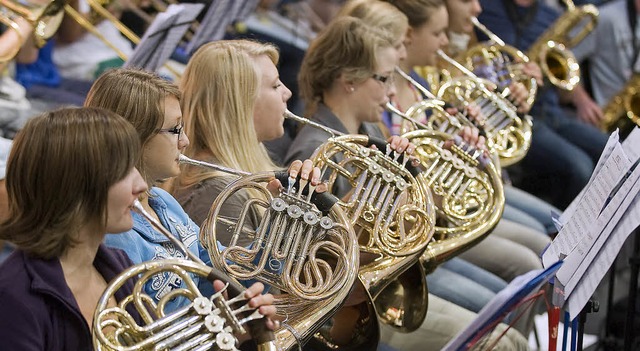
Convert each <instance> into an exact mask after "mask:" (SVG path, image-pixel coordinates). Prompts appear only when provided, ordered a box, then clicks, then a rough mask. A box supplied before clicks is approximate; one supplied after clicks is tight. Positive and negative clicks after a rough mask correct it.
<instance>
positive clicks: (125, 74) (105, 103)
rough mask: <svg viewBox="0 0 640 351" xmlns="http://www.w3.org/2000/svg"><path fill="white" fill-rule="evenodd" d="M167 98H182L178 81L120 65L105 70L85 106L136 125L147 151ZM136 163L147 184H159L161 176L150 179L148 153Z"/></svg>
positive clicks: (156, 129)
mask: <svg viewBox="0 0 640 351" xmlns="http://www.w3.org/2000/svg"><path fill="white" fill-rule="evenodd" d="M167 97H174V98H176V99H177V100H178V101H180V97H181V94H180V90H179V89H178V87H177V86H176V85H175V84H173V83H171V82H169V81H167V80H166V79H163V78H161V77H160V76H158V75H156V74H155V73H151V72H146V71H142V70H139V69H132V68H119V69H114V70H110V71H107V72H105V73H104V74H103V75H101V76H100V77H99V78H98V79H97V80H96V81H95V82H94V83H93V86H91V90H89V94H88V95H87V99H86V101H85V103H84V105H85V106H87V107H100V108H104V109H107V110H109V111H112V112H115V113H117V114H119V115H120V116H122V117H124V118H125V119H126V120H127V121H129V122H130V123H131V124H133V127H134V128H135V129H136V130H137V131H138V135H139V137H140V143H141V144H142V147H143V149H142V152H143V153H144V146H145V145H146V144H147V142H149V140H151V138H153V137H154V136H155V135H156V134H158V131H159V130H160V128H162V124H163V123H164V101H165V99H166V98H167ZM136 166H137V168H138V170H139V171H140V174H142V177H143V178H144V180H145V181H146V182H147V184H149V186H150V187H151V186H153V185H155V182H156V181H157V179H150V178H149V176H148V172H147V167H146V165H145V164H144V155H143V157H140V160H139V161H138V163H137V165H136Z"/></svg>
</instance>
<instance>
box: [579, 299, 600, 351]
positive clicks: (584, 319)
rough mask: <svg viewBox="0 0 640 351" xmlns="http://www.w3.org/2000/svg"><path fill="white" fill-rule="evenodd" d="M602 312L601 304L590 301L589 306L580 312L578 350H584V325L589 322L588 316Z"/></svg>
mask: <svg viewBox="0 0 640 351" xmlns="http://www.w3.org/2000/svg"><path fill="white" fill-rule="evenodd" d="M598 310H600V304H599V303H598V301H596V300H593V299H589V301H587V304H586V305H585V306H584V308H582V311H580V315H578V344H577V346H576V350H578V351H582V350H583V346H582V344H583V339H584V325H585V323H586V322H587V314H589V313H591V312H598Z"/></svg>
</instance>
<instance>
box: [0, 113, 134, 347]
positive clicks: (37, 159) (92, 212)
mask: <svg viewBox="0 0 640 351" xmlns="http://www.w3.org/2000/svg"><path fill="white" fill-rule="evenodd" d="M139 148H140V143H139V141H138V138H137V134H136V132H135V130H134V129H133V127H131V125H130V124H129V123H127V122H126V121H125V120H124V119H123V118H122V117H120V116H117V115H116V114H114V113H111V112H108V111H105V110H101V109H93V108H91V109H63V110H59V111H54V112H49V113H45V114H43V115H41V116H38V117H36V118H34V119H32V120H31V121H29V122H28V123H27V124H26V126H25V127H24V129H23V130H22V131H21V132H20V133H19V134H18V135H17V137H16V139H15V141H14V145H13V149H12V152H11V155H10V158H9V165H8V171H7V191H8V195H9V200H10V210H9V212H10V213H9V217H8V219H6V220H4V221H3V222H2V224H0V239H3V240H7V241H9V242H11V243H13V244H14V245H15V246H16V247H17V249H16V251H15V252H14V253H13V254H12V255H11V256H10V257H9V258H8V259H7V260H6V261H5V262H4V263H3V264H2V266H0V297H1V298H2V301H3V303H2V307H1V308H0V314H1V315H2V318H0V335H1V337H2V344H3V347H4V348H7V349H10V350H89V349H92V340H91V333H90V330H91V324H92V322H93V311H94V308H95V306H96V303H97V301H98V299H99V298H100V296H101V295H102V292H103V290H104V289H105V288H106V287H107V284H108V282H109V281H110V280H111V279H113V278H114V277H115V276H116V275H117V274H118V273H120V272H121V271H123V270H124V269H125V268H127V267H128V266H130V265H131V261H130V260H129V259H128V258H127V257H126V255H125V254H124V253H123V252H122V251H120V250H114V249H110V248H107V247H105V246H104V245H102V244H101V243H102V240H103V239H104V237H105V235H106V233H108V232H122V231H125V230H128V229H130V228H131V227H132V226H133V220H132V218H131V214H130V212H129V208H130V207H131V206H132V204H133V202H134V201H135V200H136V199H137V197H138V196H139V195H141V194H142V193H143V192H144V191H145V190H146V189H147V187H146V184H145V183H144V181H143V179H142V178H141V177H140V174H139V173H138V171H137V170H136V169H135V168H134V166H135V162H136V160H137V158H138V155H139ZM132 288H133V283H131V284H130V285H128V286H127V290H128V292H129V293H130V292H131V289H132ZM117 302H119V301H115V300H114V301H111V304H112V305H115V304H116V303H117Z"/></svg>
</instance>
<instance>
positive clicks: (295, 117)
mask: <svg viewBox="0 0 640 351" xmlns="http://www.w3.org/2000/svg"><path fill="white" fill-rule="evenodd" d="M284 118H288V119H292V120H294V121H296V122H299V123H302V124H306V125H309V126H312V127H314V128H318V129H320V130H323V131H325V132H327V133H329V134H331V135H332V136H334V137H337V136H343V135H345V133H343V132H340V131H338V130H335V129H333V128H329V127H327V126H324V125H322V124H320V123H318V122H314V121H312V120H310V119H308V118H304V117H300V116H298V115H296V114H294V113H293V112H291V111H289V110H286V111H284Z"/></svg>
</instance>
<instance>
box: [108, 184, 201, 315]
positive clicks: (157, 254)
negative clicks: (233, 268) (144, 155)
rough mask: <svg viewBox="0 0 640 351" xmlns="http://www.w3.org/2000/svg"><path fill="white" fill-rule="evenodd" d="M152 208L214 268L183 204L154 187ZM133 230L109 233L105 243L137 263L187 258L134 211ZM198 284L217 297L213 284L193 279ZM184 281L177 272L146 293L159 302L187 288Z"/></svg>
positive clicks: (177, 301) (172, 304)
mask: <svg viewBox="0 0 640 351" xmlns="http://www.w3.org/2000/svg"><path fill="white" fill-rule="evenodd" d="M150 194H151V196H150V197H149V205H150V206H151V208H152V209H153V210H154V211H155V213H156V214H157V215H158V217H159V218H160V222H161V223H162V225H163V226H164V227H165V228H167V229H168V230H169V231H170V232H171V234H173V235H174V236H175V237H176V238H178V239H180V241H181V242H182V243H183V244H184V245H185V246H186V247H187V248H188V249H189V251H191V252H192V253H194V254H196V255H198V256H199V257H200V259H201V260H202V261H204V263H205V264H207V265H208V266H211V259H210V258H209V254H208V253H207V251H206V250H205V249H204V247H202V245H200V242H199V241H198V238H199V234H200V228H199V227H198V226H197V225H196V224H195V223H194V222H193V221H192V220H191V219H190V218H189V216H188V215H187V214H186V213H185V212H184V210H183V209H182V207H181V206H180V204H179V203H178V202H177V201H176V200H175V199H174V198H173V196H171V195H170V194H169V193H167V192H166V191H164V190H162V189H160V188H155V187H154V188H152V189H151V191H150ZM132 215H133V221H134V224H133V229H131V230H129V231H127V232H124V233H120V234H108V235H107V236H106V238H105V243H106V244H107V245H108V246H111V247H115V248H119V249H122V250H124V251H125V252H126V253H127V255H128V256H129V258H130V259H131V260H132V261H133V262H134V263H136V264H137V263H141V262H145V261H151V260H159V259H165V258H185V254H184V253H183V252H182V250H180V249H179V248H177V247H175V245H174V244H173V243H171V241H170V240H169V239H167V238H166V237H165V236H164V235H163V234H161V233H160V232H158V231H156V230H155V229H154V228H153V227H152V225H151V223H149V222H148V221H147V220H146V219H145V218H144V217H142V216H141V215H140V214H138V213H137V212H134V211H132ZM192 278H193V279H194V282H195V283H196V284H198V288H199V289H200V292H201V293H202V294H203V295H205V296H211V295H212V294H213V292H214V291H213V285H212V284H211V283H210V282H208V281H207V280H206V279H200V278H199V277H197V276H192ZM184 287H185V284H184V282H183V281H182V280H181V279H180V277H178V276H177V275H176V274H174V273H165V274H163V275H162V276H157V277H155V279H152V280H151V281H149V282H147V283H146V286H145V290H146V292H147V294H149V296H151V297H153V298H154V299H155V300H156V301H158V300H159V299H160V298H161V297H162V296H164V295H165V294H167V293H168V292H169V291H171V290H173V289H178V288H184ZM184 303H186V301H185V299H183V298H181V297H180V298H176V299H174V300H173V301H171V302H170V303H169V304H168V305H167V308H168V309H167V310H168V311H173V310H174V309H176V308H178V307H181V306H182V305H183V304H184Z"/></svg>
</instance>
